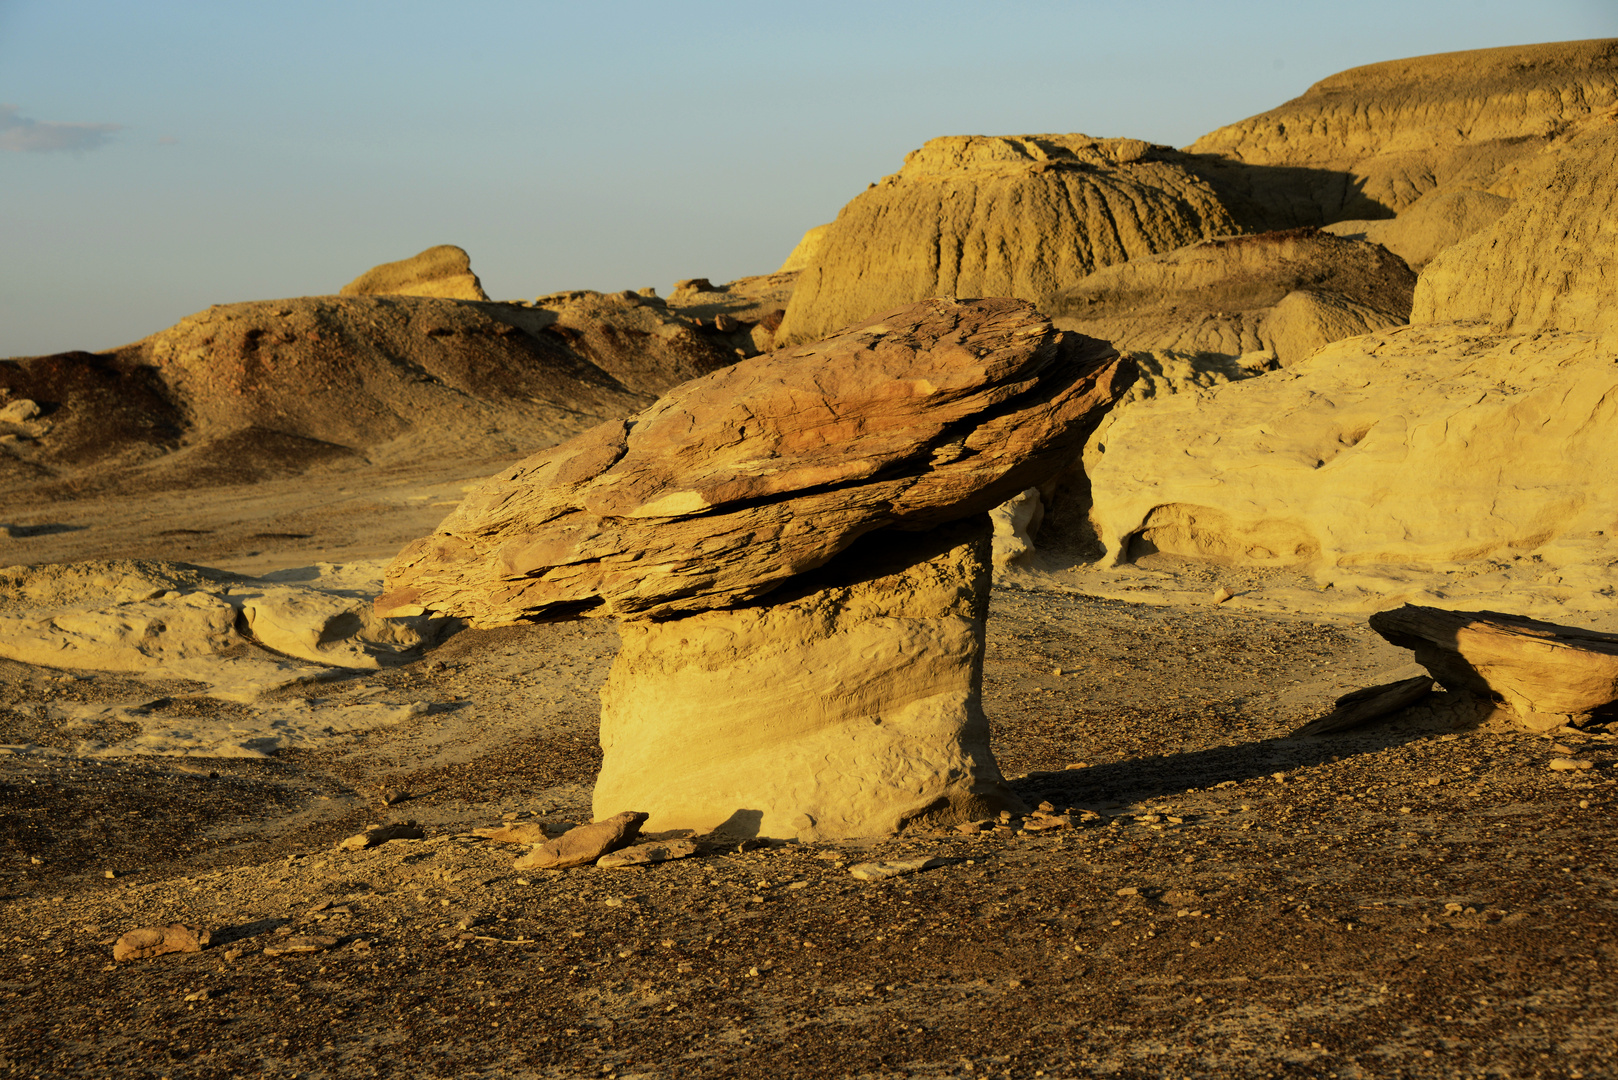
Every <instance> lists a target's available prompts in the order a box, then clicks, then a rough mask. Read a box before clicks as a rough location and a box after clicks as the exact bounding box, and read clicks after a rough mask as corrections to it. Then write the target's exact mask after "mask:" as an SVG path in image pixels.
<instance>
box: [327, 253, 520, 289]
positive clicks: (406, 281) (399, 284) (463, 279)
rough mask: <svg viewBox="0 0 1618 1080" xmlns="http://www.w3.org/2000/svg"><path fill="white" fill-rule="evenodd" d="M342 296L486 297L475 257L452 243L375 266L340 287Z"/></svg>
mask: <svg viewBox="0 0 1618 1080" xmlns="http://www.w3.org/2000/svg"><path fill="white" fill-rule="evenodd" d="M337 295H339V296H441V297H444V298H445V299H448V300H487V299H488V298H489V297H488V295H487V294H486V293H485V292H484V291H483V283H482V282H481V281H479V280H478V276H477V275H476V274H474V273H472V260H471V258H470V257H468V255H467V254H466V252H465V251H463V250H462V249H461V248H458V247H455V246H454V245H452V244H440V245H438V246H437V247H430V248H428V249H427V250H426V251H423V252H422V253H421V254H420V255H413V256H411V257H410V258H408V259H400V260H399V261H398V262H390V263H383V264H382V265H381V266H373V267H372V268H371V269H369V270H367V271H366V272H365V273H363V274H361V275H360V276H359V277H357V278H355V279H354V280H353V281H350V282H349V283H348V284H347V285H344V286H343V287H342V289H341V290H339V292H338V294H337Z"/></svg>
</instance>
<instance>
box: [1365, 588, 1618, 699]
mask: <svg viewBox="0 0 1618 1080" xmlns="http://www.w3.org/2000/svg"><path fill="white" fill-rule="evenodd" d="M1371 629H1373V630H1375V631H1376V632H1377V633H1379V634H1381V635H1382V636H1383V637H1385V638H1387V639H1388V640H1389V641H1390V642H1392V643H1393V644H1395V645H1398V646H1400V647H1401V648H1406V649H1411V650H1413V651H1414V652H1415V654H1416V663H1418V664H1420V665H1421V666H1422V667H1424V668H1426V669H1427V670H1428V672H1430V673H1431V674H1432V676H1433V678H1435V679H1437V680H1438V681H1439V682H1440V683H1442V684H1443V685H1444V688H1445V689H1446V690H1449V691H1450V692H1452V693H1461V694H1468V693H1469V694H1475V695H1478V696H1481V697H1486V698H1492V699H1494V700H1496V701H1500V702H1502V703H1504V704H1505V706H1506V708H1507V709H1509V710H1510V711H1511V712H1512V713H1513V714H1515V715H1516V718H1517V719H1518V720H1519V721H1520V722H1522V723H1523V724H1524V725H1526V726H1528V727H1532V728H1537V729H1541V730H1543V729H1546V728H1552V727H1560V726H1562V725H1563V724H1569V723H1583V722H1585V721H1587V720H1589V719H1590V715H1591V713H1593V712H1595V711H1596V710H1598V709H1608V708H1610V707H1611V706H1612V705H1613V704H1614V703H1615V702H1618V634H1603V633H1600V632H1598V631H1595V630H1585V629H1582V628H1580V627H1577V626H1559V625H1557V624H1555V623H1548V622H1541V621H1540V620H1538V619H1528V618H1524V617H1522V616H1521V615H1505V614H1501V613H1500V612H1498V611H1444V610H1441V609H1439V608H1432V607H1418V606H1416V605H1413V604H1406V605H1405V606H1404V607H1401V608H1398V609H1396V610H1394V611H1379V612H1377V613H1376V614H1375V615H1372V616H1371Z"/></svg>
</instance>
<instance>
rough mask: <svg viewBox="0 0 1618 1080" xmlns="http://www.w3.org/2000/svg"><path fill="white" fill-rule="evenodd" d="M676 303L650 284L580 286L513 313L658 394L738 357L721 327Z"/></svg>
mask: <svg viewBox="0 0 1618 1080" xmlns="http://www.w3.org/2000/svg"><path fill="white" fill-rule="evenodd" d="M727 299H728V296H727ZM675 305H676V301H675V300H673V299H670V300H664V299H662V298H661V297H659V296H657V295H656V294H655V293H651V292H650V290H648V294H646V295H643V294H641V293H636V292H629V291H627V290H626V291H624V292H618V293H598V292H591V291H589V290H579V291H573V292H563V293H552V294H551V295H549V296H541V297H538V298H537V299H535V300H534V301H533V303H532V304H531V305H528V306H527V307H526V308H523V309H519V310H517V311H514V312H512V314H511V315H510V318H511V319H512V321H513V322H515V323H517V324H518V325H520V326H522V327H523V328H524V329H525V330H527V331H528V332H530V333H536V334H540V335H543V336H545V337H547V338H550V339H552V340H555V341H557V342H559V343H560V344H562V345H563V346H564V347H565V348H567V349H568V350H569V351H570V352H572V353H573V354H574V355H575V356H578V357H579V358H580V359H582V360H584V361H585V362H587V363H589V364H591V365H593V366H594V367H597V368H599V369H601V370H602V371H604V372H606V373H607V374H608V375H610V376H612V378H614V379H616V380H617V381H618V382H619V383H620V384H621V385H623V386H624V387H625V388H626V389H628V390H631V391H633V392H635V393H637V394H650V395H657V394H661V393H663V392H664V391H665V390H668V389H669V388H670V387H673V386H677V385H679V384H680V383H682V382H684V381H685V380H687V379H694V378H696V377H697V376H699V375H706V374H707V373H708V372H710V371H717V370H718V369H719V368H722V367H724V366H725V365H727V364H733V363H735V362H736V359H737V357H736V349H737V344H736V342H734V341H732V340H731V338H730V335H727V334H723V333H720V332H718V330H717V328H716V327H714V326H713V325H712V316H711V315H710V316H709V325H708V326H706V327H704V326H703V325H702V319H701V317H700V316H691V315H687V314H685V313H684V312H683V311H682V310H681V309H680V308H679V307H676V306H675ZM739 340H740V341H743V342H746V341H748V338H747V337H746V335H742V336H741V338H740V339H739ZM755 351H756V350H755Z"/></svg>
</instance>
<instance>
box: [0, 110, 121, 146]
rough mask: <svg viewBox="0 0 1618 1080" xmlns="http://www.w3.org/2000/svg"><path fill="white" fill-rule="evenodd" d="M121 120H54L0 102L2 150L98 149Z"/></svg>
mask: <svg viewBox="0 0 1618 1080" xmlns="http://www.w3.org/2000/svg"><path fill="white" fill-rule="evenodd" d="M122 128H123V125H122V124H51V123H41V122H40V121H38V120H32V119H29V118H28V117H26V116H19V115H17V106H15V105H0V150H10V151H12V152H13V153H22V154H48V153H50V152H51V151H52V150H72V151H79V150H95V149H98V148H100V147H102V146H105V145H106V144H107V141H108V140H109V139H110V138H111V137H112V133H113V132H114V131H119V130H121V129H122Z"/></svg>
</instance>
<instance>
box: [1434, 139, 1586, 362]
mask: <svg viewBox="0 0 1618 1080" xmlns="http://www.w3.org/2000/svg"><path fill="white" fill-rule="evenodd" d="M1615 222H1618V113H1615V114H1614V119H1613V120H1609V121H1607V122H1605V123H1604V124H1601V125H1599V126H1597V127H1594V128H1592V129H1591V130H1589V131H1587V132H1586V133H1584V134H1583V135H1581V136H1580V137H1579V138H1577V139H1575V140H1573V141H1572V142H1571V143H1570V145H1568V146H1567V147H1566V148H1565V149H1564V150H1562V151H1561V153H1560V154H1558V155H1557V159H1556V165H1555V168H1554V170H1553V171H1551V172H1550V173H1549V175H1547V176H1545V177H1544V178H1543V180H1542V182H1541V183H1540V184H1539V185H1538V186H1537V187H1536V188H1534V189H1533V190H1529V191H1523V192H1521V193H1519V195H1518V198H1517V200H1516V203H1515V205H1513V206H1512V207H1511V209H1509V210H1507V211H1506V212H1505V213H1504V214H1502V215H1501V216H1500V217H1499V218H1498V219H1497V220H1496V221H1495V222H1494V223H1493V224H1492V225H1490V226H1489V227H1488V228H1486V229H1483V230H1482V231H1480V232H1478V233H1476V234H1475V235H1473V236H1472V237H1470V238H1469V239H1467V240H1465V241H1464V242H1462V243H1459V244H1456V245H1455V246H1454V247H1451V248H1449V249H1448V250H1447V251H1445V252H1443V253H1442V254H1441V255H1439V256H1438V257H1437V258H1435V259H1434V260H1433V261H1432V263H1431V265H1429V266H1428V267H1427V269H1426V270H1424V271H1423V272H1422V275H1421V280H1420V281H1419V282H1418V283H1417V286H1416V298H1415V310H1414V312H1413V313H1412V315H1411V319H1412V321H1414V322H1449V321H1452V320H1458V319H1477V320H1483V321H1485V322H1487V323H1488V324H1489V325H1490V326H1492V327H1494V328H1496V329H1500V330H1514V331H1531V330H1540V329H1544V328H1547V327H1555V328H1558V329H1562V330H1592V331H1612V330H1618V226H1615V224H1614V223H1615Z"/></svg>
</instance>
